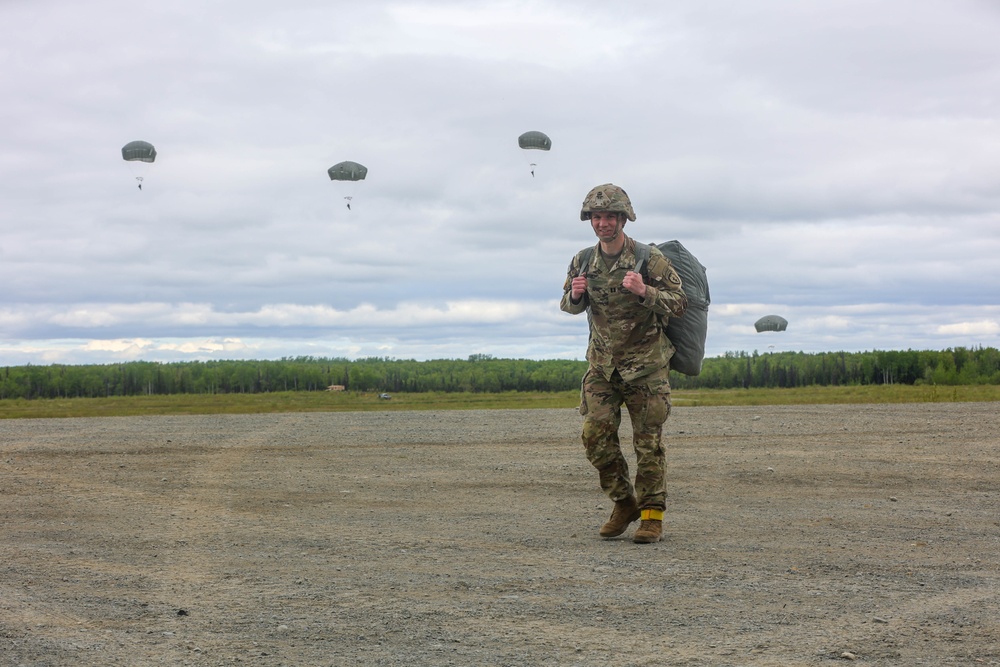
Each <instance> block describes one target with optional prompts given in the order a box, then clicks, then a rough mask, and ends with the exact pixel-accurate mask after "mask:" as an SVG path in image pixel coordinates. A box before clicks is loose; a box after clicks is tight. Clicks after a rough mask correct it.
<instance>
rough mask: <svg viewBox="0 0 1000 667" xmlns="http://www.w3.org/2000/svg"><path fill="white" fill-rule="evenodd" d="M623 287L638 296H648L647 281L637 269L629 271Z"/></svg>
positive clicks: (623, 281)
mask: <svg viewBox="0 0 1000 667" xmlns="http://www.w3.org/2000/svg"><path fill="white" fill-rule="evenodd" d="M622 287H624V288H625V289H627V290H628V291H629V292H632V294H635V295H636V296H642V297H644V296H646V283H644V282H642V276H640V275H639V274H638V273H636V272H635V271H629V272H628V273H626V274H625V279H624V280H622Z"/></svg>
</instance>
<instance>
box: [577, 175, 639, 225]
mask: <svg viewBox="0 0 1000 667" xmlns="http://www.w3.org/2000/svg"><path fill="white" fill-rule="evenodd" d="M593 211H611V212H612V213H624V214H625V217H626V218H628V219H629V220H633V221H634V220H635V211H633V210H632V202H631V201H629V198H628V194H626V193H625V191H624V190H622V189H621V188H620V187H618V186H617V185H614V184H612V183H605V184H604V185H598V186H597V187H596V188H594V189H593V190H591V191H590V192H588V193H587V196H586V197H585V198H584V200H583V206H582V207H581V208H580V219H581V220H590V214H591V213H592V212H593Z"/></svg>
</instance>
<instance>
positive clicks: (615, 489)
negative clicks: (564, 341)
mask: <svg viewBox="0 0 1000 667" xmlns="http://www.w3.org/2000/svg"><path fill="white" fill-rule="evenodd" d="M669 372H670V371H669V370H667V369H664V370H663V371H662V372H657V373H655V374H653V375H652V376H648V377H644V378H640V379H639V380H638V381H636V382H633V383H627V382H625V381H624V380H623V379H622V377H621V375H619V374H618V371H615V372H614V373H613V374H612V376H611V380H610V381H609V380H606V379H604V377H603V376H602V375H601V374H600V373H596V372H594V371H587V374H586V375H585V376H584V378H583V396H582V402H581V405H580V413H581V414H583V415H584V421H583V434H582V440H583V446H584V448H585V449H586V452H587V459H588V460H589V461H590V463H591V464H592V465H593V466H594V467H595V468H597V472H598V475H599V477H600V481H601V489H602V490H603V491H604V492H605V493H606V494H608V497H609V498H611V499H612V500H615V501H617V500H623V499H625V498H628V497H629V496H631V495H633V494H634V495H635V496H636V500H637V501H638V504H639V508H640V509H659V510H662V509H664V508H665V507H666V502H667V488H666V467H667V457H666V453H665V452H664V450H663V443H662V436H663V423H664V422H666V421H667V417H669V416H670V383H669V380H668V377H669ZM622 404H624V405H625V407H626V408H628V414H629V419H630V420H631V421H632V447H633V449H634V450H635V457H636V468H637V470H636V475H635V485H634V486H633V484H632V480H631V478H630V475H629V469H628V462H627V461H626V460H625V456H624V455H623V454H622V448H621V442H620V441H619V439H618V429H619V427H620V426H621V421H622Z"/></svg>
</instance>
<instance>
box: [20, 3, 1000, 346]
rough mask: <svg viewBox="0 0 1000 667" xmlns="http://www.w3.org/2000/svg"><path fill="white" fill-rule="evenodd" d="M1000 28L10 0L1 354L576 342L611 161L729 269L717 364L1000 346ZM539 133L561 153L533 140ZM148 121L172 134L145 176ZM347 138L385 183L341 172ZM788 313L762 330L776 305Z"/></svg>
mask: <svg viewBox="0 0 1000 667" xmlns="http://www.w3.org/2000/svg"><path fill="white" fill-rule="evenodd" d="M998 19H1000V17H998V14H997V12H996V11H995V9H993V8H992V7H991V6H990V5H989V4H988V3H978V2H956V3H948V4H943V3H932V2H917V3H913V2H905V3H904V2H902V0H878V1H876V2H863V3H862V2H848V3H837V4H835V5H834V4H828V5H817V4H802V3H795V2H791V1H790V0H787V1H778V0H773V1H769V2H762V3H753V4H752V5H734V4H733V3H728V2H726V3H721V2H697V3H695V2H684V3H669V4H667V5H663V4H662V3H653V2H642V3H637V4H636V5H635V6H634V7H633V6H632V5H630V10H629V11H623V10H622V9H620V8H614V7H609V6H607V5H606V4H603V3H596V2H586V3H576V2H574V3H568V2H563V1H561V0H548V1H547V2H542V3H521V2H507V1H497V2H475V3H472V4H469V3H458V2H425V3H420V4H414V3H390V2H369V3H344V2H335V3H326V2H322V3H321V2H306V1H302V0H299V1H294V2H290V3H284V4H282V5H281V6H280V7H279V6H277V5H273V4H272V3H262V2H244V3H235V2H231V1H227V0H216V1H213V2H206V3H193V2H178V3H168V4H165V5H164V4H161V5H155V4H153V5H149V4H135V3H124V2H119V1H117V0H104V1H99V2H93V3H86V4H81V3H71V2H67V1H64V0H47V1H45V2H32V3H28V2H18V1H15V2H8V3H3V4H0V44H2V45H3V46H0V91H2V92H3V95H4V100H5V104H4V105H3V106H2V107H0V123H2V124H3V126H4V127H6V128H8V131H7V132H6V133H4V134H3V135H0V142H2V143H0V189H2V200H3V202H4V207H3V210H2V211H0V229H2V234H0V284H2V285H3V286H4V289H3V290H2V296H0V363H11V364H16V363H43V362H50V361H68V362H80V363H82V362H96V361H106V360H115V359H125V358H144V359H163V360H174V359H199V358H213V357H214V358H218V357H232V356H243V357H249V358H253V357H261V358H262V357H269V358H273V357H280V356H288V355H292V356H294V355H296V354H312V355H317V356H368V355H379V356H399V357H405V358H410V357H414V358H440V357H465V356H467V355H469V354H474V353H489V354H494V355H497V356H526V357H536V358H538V357H546V358H549V357H560V358H580V357H582V355H583V351H584V346H585V343H586V332H585V323H584V322H583V320H582V319H581V318H573V317H570V316H568V315H565V314H563V313H560V312H559V311H558V308H557V304H556V302H557V299H558V296H559V294H560V287H561V284H562V281H563V278H564V272H565V268H566V266H567V264H568V263H569V259H570V257H571V256H572V255H573V253H574V252H576V251H577V250H579V249H580V248H581V247H583V246H584V245H588V244H590V243H592V242H593V236H592V233H591V232H590V231H589V228H588V226H587V224H586V223H583V222H580V221H579V219H578V208H579V204H580V201H581V200H582V197H583V195H584V194H585V192H586V191H587V190H588V189H589V188H590V187H591V186H592V185H594V184H596V183H600V182H608V181H612V182H616V183H620V184H621V185H623V186H625V188H626V189H627V190H628V191H629V193H630V195H631V196H632V198H633V200H634V202H635V206H636V210H637V213H638V216H639V217H638V220H637V221H636V222H634V223H630V225H629V227H628V228H627V230H626V231H627V232H629V233H630V234H632V235H634V236H635V237H636V238H638V239H640V240H643V241H662V240H667V239H671V238H679V239H681V240H682V241H683V242H684V243H685V244H686V245H687V246H688V247H689V248H690V249H691V250H693V251H694V252H695V253H696V254H697V255H698V256H699V258H701V260H702V262H703V263H704V264H706V265H707V266H708V268H709V277H710V279H711V281H712V295H713V307H712V312H711V315H710V324H711V333H710V337H709V353H710V354H721V353H723V352H725V351H729V350H740V349H744V350H750V349H754V348H758V347H761V346H762V344H763V345H764V346H765V347H766V346H767V345H772V344H775V345H778V344H780V345H783V346H785V347H786V348H787V349H802V350H808V351H822V350H839V349H847V350H854V349H873V348H879V349H895V348H914V349H916V348H932V349H940V348H944V347H950V346H957V345H993V346H996V345H998V344H1000V332H998V327H1000V314H998V310H997V300H996V297H995V294H994V293H995V287H994V286H995V285H996V284H997V283H998V279H1000V268H997V267H998V265H997V263H996V262H995V260H994V258H995V257H996V256H997V255H998V251H1000V232H997V231H996V230H997V229H998V225H997V223H998V221H1000V220H998V217H1000V215H998V211H1000V186H998V181H997V179H996V177H995V174H997V173H998V172H1000V150H998V148H1000V134H998V131H997V125H996V122H995V118H996V114H997V111H998V107H1000V99H998V96H1000V92H998V91H1000V86H998V85H997V83H998V79H1000V65H998V63H1000V58H998V57H997V56H998V55H1000V54H998V53H997V50H998V48H1000V47H998V46H997V44H1000V23H998ZM13 129H16V131H13ZM528 129H539V130H543V131H545V132H547V133H548V134H549V135H550V136H551V137H552V138H553V149H552V151H550V152H548V153H542V152H538V151H532V152H528V151H521V150H520V149H518V147H517V144H516V137H517V135H518V134H520V133H521V132H523V131H525V130H528ZM134 139H145V140H148V141H151V142H153V143H154V144H155V145H156V146H157V149H158V157H157V161H156V163H154V164H152V165H149V168H148V169H146V170H145V173H144V174H142V175H143V177H144V179H145V180H144V181H143V190H142V191H141V192H140V191H139V190H138V188H136V187H135V186H136V181H135V180H134V177H135V175H136V174H135V173H133V171H132V170H130V168H129V164H127V163H125V162H124V161H122V160H121V158H120V153H119V149H120V147H121V146H122V145H123V144H125V143H126V142H128V141H131V140H134ZM345 159H351V160H356V161H359V162H362V163H363V164H365V165H367V166H368V167H369V177H368V179H366V180H365V181H363V182H360V183H356V184H347V183H344V182H331V181H330V180H329V179H328V178H327V176H326V168H327V167H329V166H330V165H332V164H334V163H335V162H339V161H341V160H345ZM530 162H537V166H536V168H535V170H536V176H535V177H534V178H532V177H531V175H530V173H529V163H530ZM345 196H351V197H353V198H352V199H351V200H350V201H351V208H352V210H350V211H348V210H347V208H346V202H347V200H345V199H344V197H345ZM779 311H780V312H781V314H784V315H786V316H787V317H788V319H789V321H790V322H792V324H791V325H790V327H789V331H788V332H786V333H787V335H785V336H782V337H780V338H779V337H771V339H770V340H771V341H772V342H766V343H765V340H764V339H763V338H761V337H760V336H759V335H756V334H755V332H753V328H752V323H753V321H754V320H755V319H756V318H757V317H759V316H760V315H762V314H766V313H768V312H779ZM773 341H778V342H777V343H776V342H773Z"/></svg>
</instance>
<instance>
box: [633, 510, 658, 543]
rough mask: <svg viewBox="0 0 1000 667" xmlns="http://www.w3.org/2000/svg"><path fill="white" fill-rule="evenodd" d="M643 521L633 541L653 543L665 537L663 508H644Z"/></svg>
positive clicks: (641, 516)
mask: <svg viewBox="0 0 1000 667" xmlns="http://www.w3.org/2000/svg"><path fill="white" fill-rule="evenodd" d="M640 514H641V515H640V517H639V518H641V519H642V523H640V524H639V528H638V529H636V531H635V535H633V536H632V541H633V542H635V543H636V544H652V543H653V542H659V541H660V540H661V539H662V538H663V510H642V512H641V513H640Z"/></svg>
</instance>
